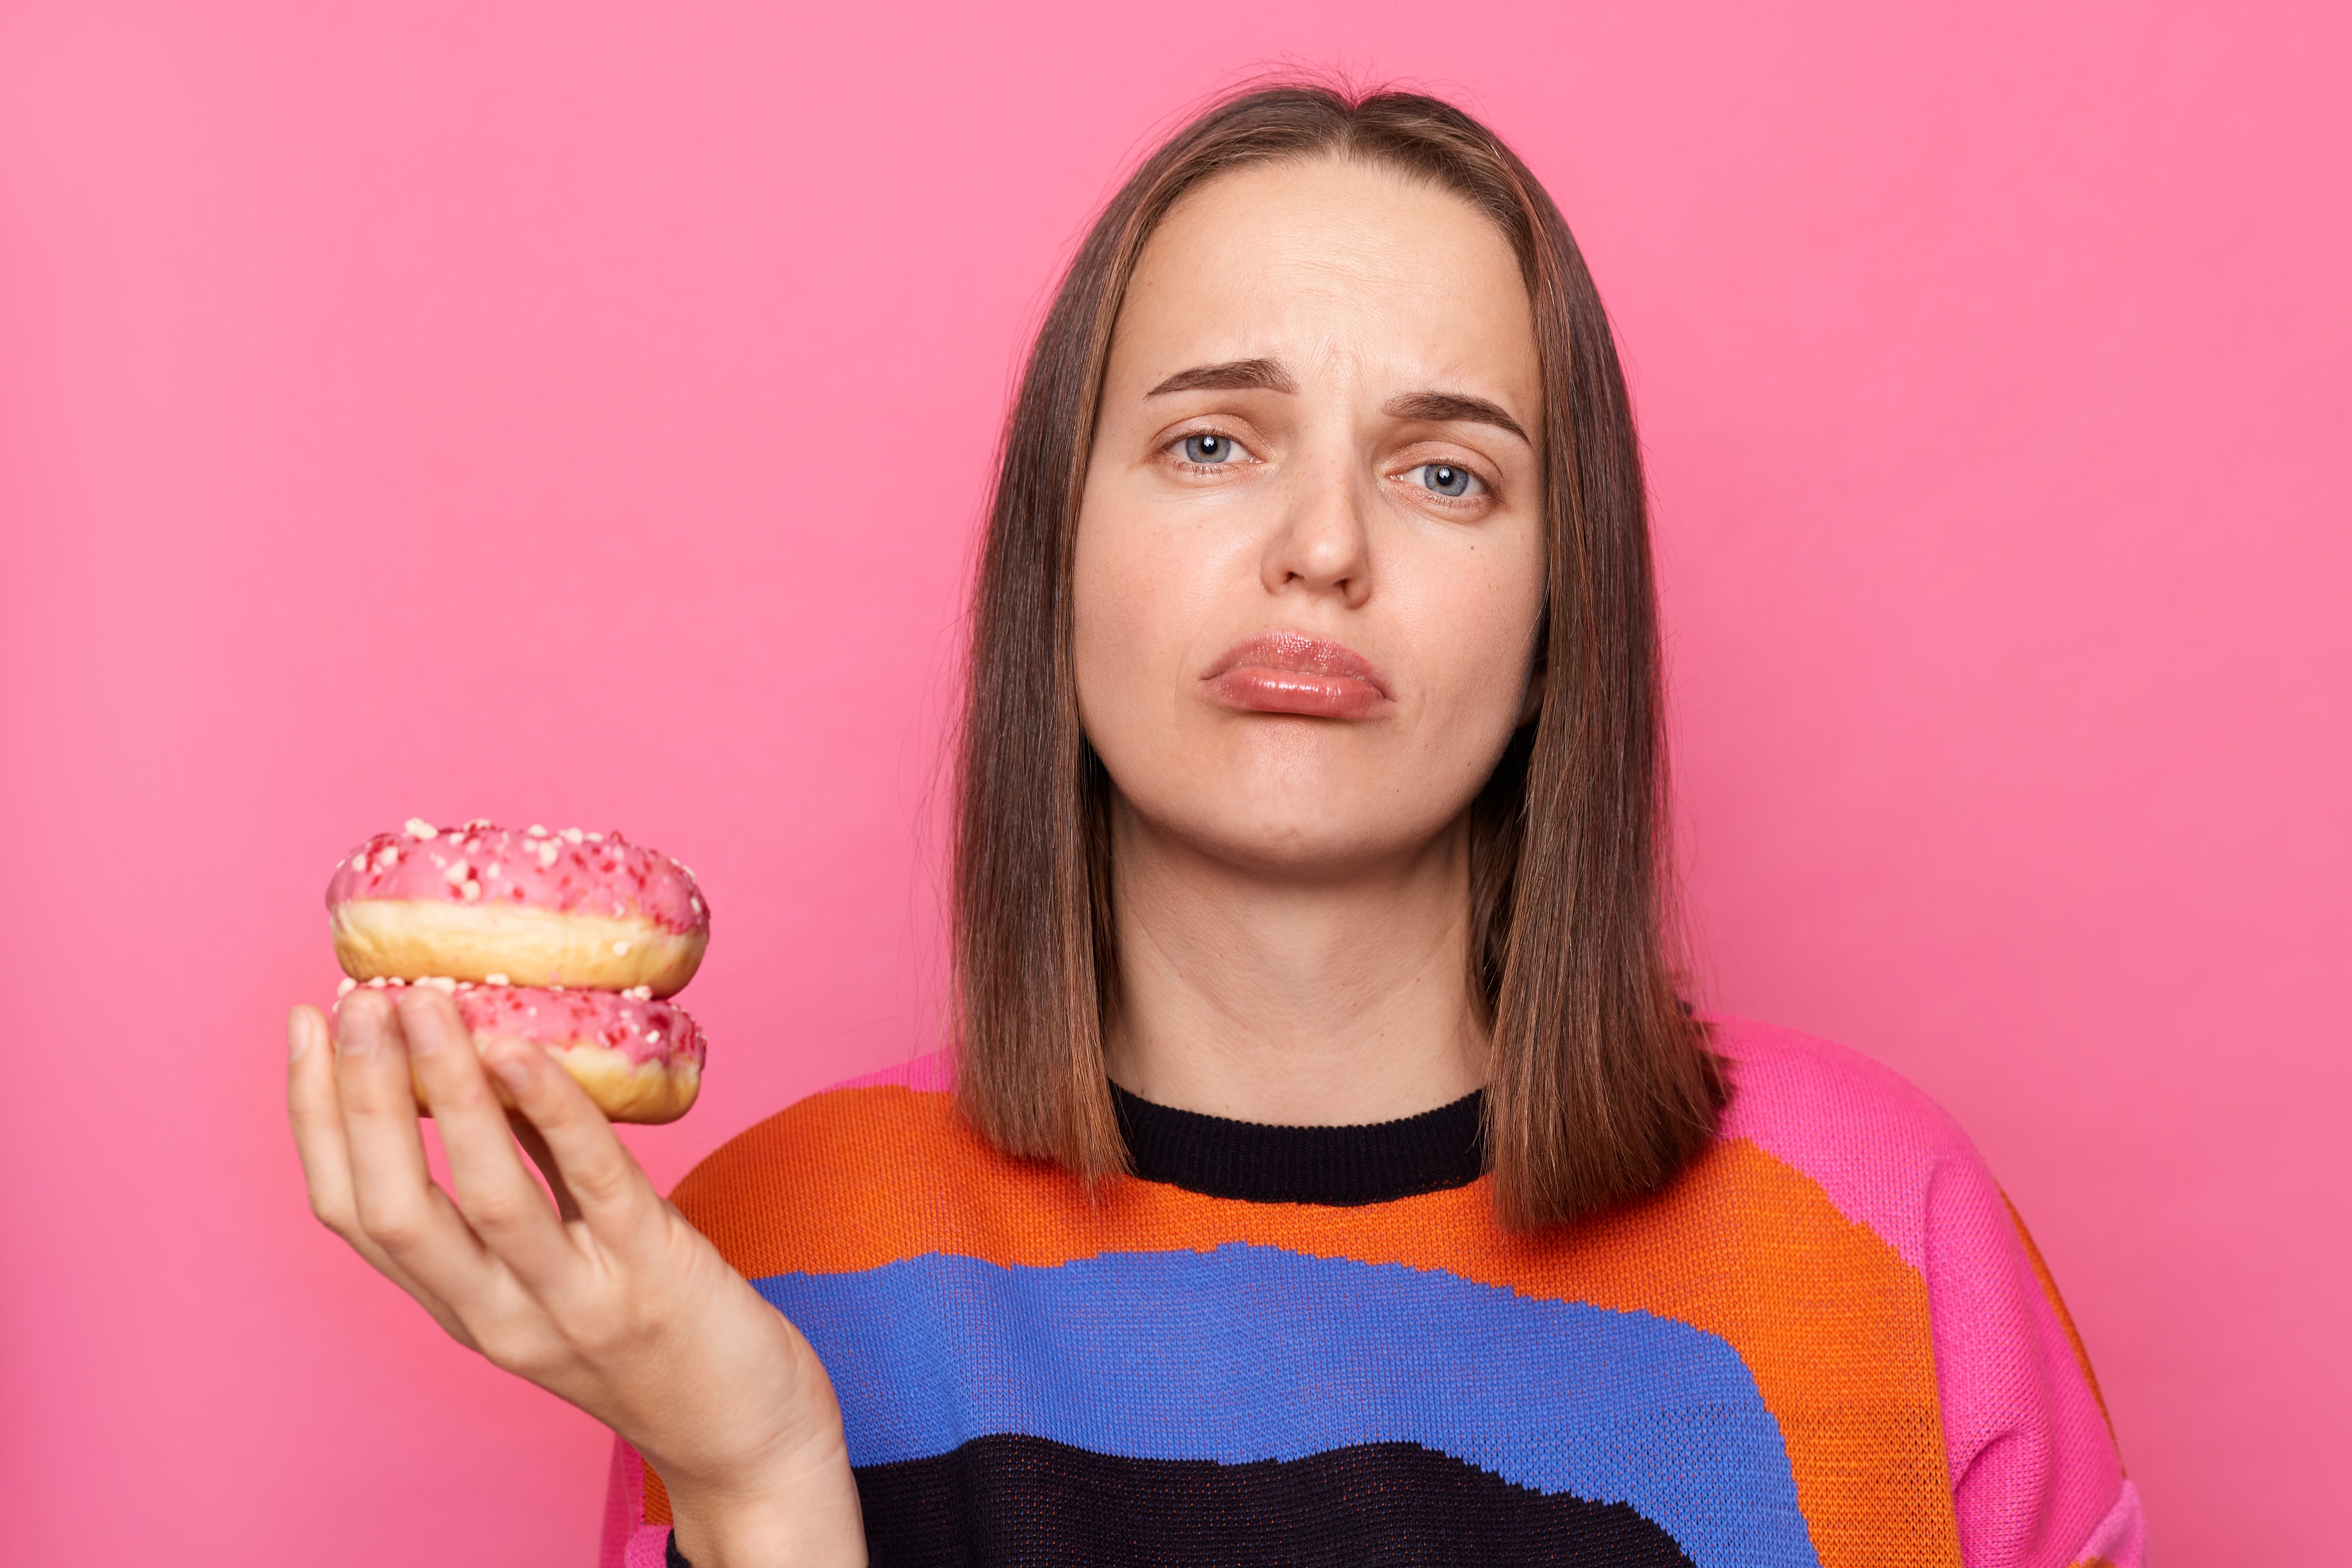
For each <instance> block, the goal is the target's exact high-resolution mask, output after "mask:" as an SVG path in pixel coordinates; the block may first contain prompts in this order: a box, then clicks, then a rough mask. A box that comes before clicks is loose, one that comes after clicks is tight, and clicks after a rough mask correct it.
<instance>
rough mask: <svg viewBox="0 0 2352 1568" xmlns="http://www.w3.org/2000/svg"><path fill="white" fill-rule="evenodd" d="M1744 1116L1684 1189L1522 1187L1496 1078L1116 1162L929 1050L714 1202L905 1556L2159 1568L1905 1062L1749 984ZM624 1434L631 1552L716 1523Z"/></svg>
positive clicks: (2017, 1245)
mask: <svg viewBox="0 0 2352 1568" xmlns="http://www.w3.org/2000/svg"><path fill="white" fill-rule="evenodd" d="M1712 1022H1713V1028H1714V1034H1715V1040H1716V1045H1717V1048H1718V1049H1719V1050H1720V1051H1721V1052H1722V1053H1723V1054H1724V1055H1725V1056H1726V1057H1727V1058H1729V1060H1730V1062H1731V1064H1732V1083H1733V1099H1732V1102H1731V1105H1730V1107H1729V1110H1728V1111H1727V1115H1726V1118H1725V1122H1724V1127H1723V1136H1722V1138H1721V1139H1719V1140H1718V1141H1717V1142H1716V1143H1715V1144H1714V1145H1713V1146H1712V1147H1710V1149H1709V1150H1708V1151H1707V1152H1706V1153H1705V1154H1704V1155H1702V1156H1701V1157H1700V1158H1699V1159H1698V1160H1697V1161H1696V1163H1694V1164H1693V1165H1692V1166H1691V1167H1690V1169H1689V1170H1688V1171H1686V1172H1685V1173H1684V1174H1683V1175H1682V1176H1681V1177H1680V1178H1679V1179H1678V1180H1677V1181H1676V1182H1675V1184H1674V1185H1673V1186H1672V1187H1671V1188H1669V1189H1668V1190H1667V1191H1666V1192H1665V1193H1664V1194H1660V1195H1659V1196H1657V1197H1655V1198H1654V1199H1651V1200H1648V1201H1646V1202H1643V1203H1641V1204H1638V1205H1633V1206H1631V1207H1629V1208H1626V1209H1623V1210H1621V1211H1618V1212H1615V1213H1612V1214H1610V1215H1604V1216H1602V1217H1600V1218H1597V1219H1593V1220H1590V1221H1586V1222H1583V1223H1580V1224H1578V1225H1575V1226H1565V1227H1559V1228H1556V1229H1553V1230H1550V1231H1547V1232H1543V1233H1539V1234H1536V1235H1512V1234H1509V1233H1507V1232H1505V1231H1504V1230H1502V1229H1501V1228H1500V1227H1498V1226H1496V1223H1495V1218H1494V1214H1493V1205H1492V1200H1491V1197H1490V1195H1489V1194H1488V1192H1487V1179H1486V1177H1485V1176H1483V1175H1481V1174H1480V1173H1479V1168H1480V1159H1481V1152H1480V1151H1479V1150H1478V1149H1477V1147H1476V1143H1475V1139H1476V1128H1477V1121H1478V1105H1477V1100H1476V1098H1475V1096H1474V1097H1473V1098H1472V1099H1470V1100H1465V1101H1463V1102H1461V1103H1460V1104H1457V1105H1454V1106H1449V1107H1444V1108H1442V1109H1440V1110H1435V1111H1432V1112H1430V1113H1429V1114H1428V1115H1426V1116H1421V1117H1415V1118H1412V1119H1411V1120H1409V1121H1401V1122H1392V1123H1389V1124H1387V1125H1386V1126H1385V1127H1379V1128H1345V1129H1337V1128H1318V1129H1297V1128H1261V1127H1248V1126H1244V1125H1243V1124H1240V1123H1234V1122H1224V1121H1218V1120H1217V1119H1214V1118H1210V1117H1201V1116H1192V1115H1188V1114H1187V1113H1184V1112H1181V1111H1172V1110H1166V1109H1164V1108H1160V1107H1155V1106H1150V1105H1146V1104H1144V1103H1143V1102H1141V1101H1139V1100H1134V1099H1132V1097H1129V1096H1124V1095H1121V1096H1119V1097H1118V1108H1119V1111H1120V1116H1121V1121H1122V1124H1123V1127H1124V1129H1125V1131H1126V1132H1127V1136H1128V1141H1129V1149H1130V1151H1131V1152H1133V1154H1134V1156H1135V1161H1136V1165H1137V1171H1138V1174H1137V1175H1136V1176H1134V1177H1130V1178H1124V1179H1120V1180H1118V1181H1115V1182H1113V1183H1111V1184H1108V1186H1107V1187H1105V1188H1101V1189H1098V1190H1097V1193H1096V1194H1095V1195H1094V1196H1093V1197H1092V1198H1091V1199H1090V1198H1089V1197H1088V1196H1087V1194H1086V1193H1085V1192H1083V1191H1082V1190H1081V1189H1080V1188H1079V1187H1078V1185H1077V1184H1076V1183H1075V1182H1074V1181H1072V1180H1071V1179H1070V1178H1069V1177H1067V1176H1066V1175H1065V1174H1063V1173H1060V1172H1059V1171H1057V1170H1055V1169H1054V1168H1052V1167H1050V1166H1046V1165H1043V1164H1038V1163H1028V1162H1022V1161H1015V1160H1010V1159H1007V1158H1005V1157H1003V1156H1002V1155H999V1154H997V1153H995V1152H993V1151H992V1150H990V1149H989V1148H988V1147H987V1146H986V1145H985V1144H984V1143H982V1142H981V1141H980V1140H979V1139H978V1138H977V1137H976V1136H974V1135H973V1134H972V1133H971V1132H970V1131H968V1130H967V1129H965V1128H964V1127H963V1125H962V1124H961V1122H960V1121H959V1120H958V1119H957V1117H956V1115H955V1112H954V1109H953V1104H952V1100H951V1099H950V1094H949V1092H948V1089H949V1086H948V1084H947V1082H946V1081H945V1079H944V1076H943V1073H944V1068H942V1066H941V1064H940V1061H939V1060H938V1059H937V1058H924V1059H923V1060H921V1061H919V1062H917V1063H915V1064H913V1065H912V1066H911V1067H909V1068H904V1069H900V1070H899V1071H898V1072H895V1073H891V1074H886V1075H881V1076H879V1077H877V1078H874V1079H862V1080H858V1081H856V1082H854V1083H851V1084H847V1085H844V1086H842V1087H840V1088H837V1089H830V1090H827V1091H825V1092H824V1093H821V1094H818V1095H815V1096H813V1097H812V1098H810V1099H809V1100H803V1102H801V1103H800V1104H798V1105H796V1106H793V1108H791V1109H790V1110H785V1111H783V1112H782V1113H781V1114H779V1115H776V1116H774V1117H772V1118H770V1119H769V1120H768V1121H764V1122H761V1124H760V1125H758V1126H756V1127H754V1128H752V1129H751V1131H747V1132H745V1133H744V1134H742V1135H741V1136H740V1137H739V1138H736V1139H735V1140H733V1141H732V1142H730V1143H728V1144H727V1145H726V1146H725V1147H724V1148H722V1149H720V1150H719V1152H717V1153H716V1154H714V1155H712V1156H711V1157H710V1158H709V1160H707V1161H705V1162H704V1163H702V1164H701V1165H699V1166H698V1167H697V1168H696V1169H695V1171H694V1172H693V1173H691V1174H689V1175H688V1177H687V1179H686V1180H685V1181H684V1182H683V1183H681V1184H680V1185H679V1187H678V1189H677V1194H675V1195H676V1201H677V1205H678V1206H679V1207H680V1208H681V1209H682V1210H683V1211H684V1212H685V1213H686V1215H687V1216H688V1218H689V1219H691V1220H692V1221H693V1222H694V1224H695V1225H696V1226H698V1228H699V1229H701V1230H702V1231H703V1232H704V1234H706V1235H708V1236H709V1237H710V1238H711V1240H712V1241H713V1242H715V1243H716V1244H717V1245H718V1247H719V1251H720V1252H721V1253H722V1254H723V1255H724V1256H725V1257H726V1258H727V1259H728V1261H729V1262H730V1263H731V1264H732V1265H733V1266H734V1267H735V1268H737V1269H738V1270H740V1272H741V1273H742V1274H743V1276H744V1277H745V1278H746V1279H749V1280H750V1281H751V1284H752V1285H753V1287H754V1288H755V1289H758V1290H759V1292H760V1293H761V1295H762V1296H763V1297H765V1298H766V1299H767V1300H769V1301H770V1302H772V1303H773V1304H774V1306H775V1307H776V1308H777V1310H780V1311H782V1312H783V1313H784V1314H785V1315H786V1316H787V1317H789V1318H790V1319H791V1320H792V1321H793V1323H794V1324H795V1325H797V1326H798V1327H799V1329H800V1330H801V1331H802V1332H803V1333H804V1334H805V1335H807V1337H808V1339H809V1341H810V1342H811V1343H812V1344H814V1346H815V1348H816V1350H817V1352H818V1354H819V1355H820V1356H821V1357H822V1358H823V1360H824V1364H825V1367H826V1370H827V1371H828V1372H829V1373H831V1375H832V1378H833V1382H834V1386H835V1391H836V1392H837V1394H839V1397H840V1401H841V1407H842V1417H843V1421H844V1423H845V1427H846V1430H847V1435H848V1441H849V1455H850V1462H851V1464H852V1466H853V1467H854V1468H855V1470H856V1478H857V1484H858V1489H859V1493H860V1497H861V1500H862V1502H863V1505H864V1510H865V1517H866V1535H867V1542H868V1544H869V1547H870V1549H871V1551H872V1553H873V1559H874V1561H875V1562H876V1563H877V1564H883V1565H886V1568H887V1565H891V1564H900V1563H1208V1562H1213V1563H1331V1564H1340V1563H1349V1564H1361V1563H1440V1562H1444V1563H1477V1562H1491V1563H1563V1564H1585V1563H1589V1564H1603V1563H1607V1564H1646V1563H1661V1564H1664V1563H1675V1564H1685V1563H1686V1564H1693V1565H1696V1568H1728V1565H1733V1564H1738V1565H1743V1568H1745V1565H1750V1564H1753V1565H1759V1568H1761V1565H1767V1564H1770V1565H1779V1564H1808V1565H1819V1568H1894V1565H1898V1564H1930V1563H1933V1564H1966V1565H1967V1568H2074V1565H2077V1564H2090V1563H2104V1564H2108V1565H2111V1568H2141V1564H2142V1561H2143V1555H2144V1548H2143V1544H2142V1530H2141V1522H2140V1510H2139V1504H2138V1499H2137V1493H2136V1492H2135V1490H2134V1489H2133V1487H2132V1485H2131V1483H2130V1482H2129V1481H2128V1480H2126V1479H2125V1477H2124V1475H2123V1471H2122V1467H2121V1465H2120V1463H2119V1462H2118V1460H2117V1458H2116V1447H2115V1444H2114V1441H2113V1438H2112V1436H2111V1434H2110V1431H2109V1429H2108V1426H2107V1422H2106V1418H2105V1413H2104V1410H2103V1408H2102V1406H2101V1404H2100V1401H2099V1395H2098V1391H2097V1387H2096V1384H2095V1382H2094V1381H2093V1379H2092V1376H2091V1371H2090V1366H2089V1363H2088V1362H2087V1361H2086V1360H2085V1359H2084V1355H2083V1352H2082V1346H2081V1341H2080V1339H2079V1337H2078V1336H2077V1335H2076V1334H2075V1332H2074V1326H2073V1324H2072V1322H2071V1321H2069V1320H2068V1318H2067V1316H2066V1311H2065V1308H2064V1306H2063V1303H2062V1302H2061V1301H2060V1300H2059V1297H2058V1293H2057V1290H2056V1288H2055V1286H2054V1285H2053V1283H2052V1281H2051V1279H2050V1275H2049V1271H2048V1270H2047V1269H2046V1268H2044V1267H2043V1266H2042V1260H2041V1258H2040V1257H2039V1255H2038V1254H2036V1252H2035V1251H2034V1249H2033V1247H2032V1242H2031V1241H2030V1240H2029V1239H2028V1237H2027V1236H2026V1234H2025V1231H2024V1229H2023V1227H2022V1226H2021V1225H2020V1224H2019V1222H2018V1220H2017V1218H2016V1216H2015V1214H2014V1213H2013V1211H2012V1210H2011V1208H2010V1207H2009V1205H2008V1204H2007V1202H2006V1200H2005V1199H2004V1198H2003V1196H2002V1195H2001V1193H2000V1189H1999V1187H1997V1186H1996V1185H1995V1184H1994V1183H1993V1181H1992V1178H1991V1176H1990V1174H1989V1173H1987V1171H1986V1170H1985V1167H1984V1164H1983V1163H1982V1161H1981V1160H1979V1157H1978V1156H1977V1153H1976V1152H1975V1150H1974V1149H1973V1148H1972V1147H1971V1146H1970V1144H1969V1142H1968V1140H1967V1138H1966V1137H1965V1136H1964V1135H1963V1134H1962V1133H1961V1132H1960V1131H1959V1130H1958V1127H1957V1126H1956V1125H1955V1124H1954V1123H1953V1122H1952V1121H1951V1120H1950V1119H1949V1118H1948V1117H1947V1116H1946V1115H1945V1114H1944V1113H1943V1112H1942V1111H1941V1110H1937V1108H1936V1107H1935V1106H1934V1105H1933V1104H1932V1103H1931V1102H1929V1101H1928V1100H1927V1099H1926V1098H1925V1097H1924V1096H1922V1095H1921V1094H1920V1093H1919V1092H1918V1091H1917V1090H1916V1089H1912V1088H1911V1087H1910V1086H1909V1085H1908V1084H1906V1083H1905V1082H1904V1081H1903V1080H1902V1079H1899V1078H1897V1077H1896V1076H1895V1074H1893V1073H1891V1072H1889V1071H1888V1070H1886V1069H1885V1068H1881V1067H1879V1066H1877V1065H1876V1064H1874V1063H1872V1062H1870V1061H1868V1060H1866V1059H1864V1058H1861V1057H1858V1056H1855V1055H1853V1053H1851V1052H1848V1051H1845V1050H1843V1049H1841V1048H1839V1047H1835V1046H1832V1045H1829V1044H1827V1043H1825V1042H1822V1041H1819V1040H1814V1039H1810V1038H1807V1037H1803V1036H1800V1035H1795V1034H1791V1033H1789V1032H1787V1031H1783V1030H1778V1029H1772V1028H1769V1027H1765V1026H1759V1025H1755V1024H1748V1023H1743V1022H1738V1021H1736V1020H1729V1019H1717V1020H1713V1021H1712ZM668 1524H669V1504H668V1500H667V1496H666V1494H665V1493H664V1491H663V1489H662V1487H661V1482H660V1479H659V1478H658V1477H657V1476H656V1475H655V1474H654V1473H653V1472H652V1471H651V1470H650V1469H649V1468H646V1466H645V1465H644V1464H643V1463H642V1462H641V1461H640V1460H639V1458H637V1456H636V1455H635V1453H634V1452H633V1451H632V1450H631V1449H630V1448H629V1447H628V1446H627V1445H626V1444H620V1445H617V1446H616V1447H615V1451H614V1465H613V1479H612V1489H611V1493H610V1496H609V1499H608V1502H607V1507H606V1517H605V1531H604V1555H603V1563H604V1568H659V1565H661V1564H663V1563H677V1562H682V1561H683V1559H682V1558H679V1557H678V1556H677V1554H676V1552H675V1548H674V1547H672V1546H671V1544H670V1542H669V1529H668Z"/></svg>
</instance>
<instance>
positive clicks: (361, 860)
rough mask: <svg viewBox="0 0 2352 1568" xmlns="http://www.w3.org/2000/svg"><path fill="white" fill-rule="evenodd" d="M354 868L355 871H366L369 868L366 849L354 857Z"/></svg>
mask: <svg viewBox="0 0 2352 1568" xmlns="http://www.w3.org/2000/svg"><path fill="white" fill-rule="evenodd" d="M366 869H367V851H366V850H364V849H362V850H361V851H360V852H359V853H358V854H356V855H354V856H352V870H354V871H364V870H366Z"/></svg>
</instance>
